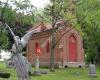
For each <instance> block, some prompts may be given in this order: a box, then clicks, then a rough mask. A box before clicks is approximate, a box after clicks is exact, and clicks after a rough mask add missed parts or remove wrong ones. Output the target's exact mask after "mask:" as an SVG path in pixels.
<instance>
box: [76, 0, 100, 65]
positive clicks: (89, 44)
mask: <svg viewBox="0 0 100 80" xmlns="http://www.w3.org/2000/svg"><path fill="white" fill-rule="evenodd" d="M99 4H100V0H79V1H77V6H76V18H77V23H78V24H80V27H81V30H82V31H83V33H84V48H85V53H86V55H87V57H86V60H87V61H88V62H90V61H91V59H93V62H94V61H95V62H98V63H99V65H100V50H99V49H100V44H99V41H100V35H99V34H100V5H99Z"/></svg>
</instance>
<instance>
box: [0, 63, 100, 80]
mask: <svg viewBox="0 0 100 80" xmlns="http://www.w3.org/2000/svg"><path fill="white" fill-rule="evenodd" d="M0 70H1V71H2V70H4V71H6V72H9V73H11V77H10V79H9V80H18V79H17V77H16V72H15V70H14V69H9V68H6V67H5V65H4V64H3V63H0ZM33 70H34V68H33ZM41 70H44V69H41ZM46 70H48V71H49V69H46ZM96 71H97V77H96V78H91V77H89V76H88V69H87V68H84V69H83V68H81V69H79V68H67V69H56V70H55V72H49V74H47V75H41V76H32V77H31V80H100V68H97V70H96ZM0 80H4V79H2V78H0Z"/></svg>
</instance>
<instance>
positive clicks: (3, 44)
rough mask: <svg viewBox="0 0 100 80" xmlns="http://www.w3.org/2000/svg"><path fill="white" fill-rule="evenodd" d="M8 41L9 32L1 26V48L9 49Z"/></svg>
mask: <svg viewBox="0 0 100 80" xmlns="http://www.w3.org/2000/svg"><path fill="white" fill-rule="evenodd" d="M8 43H9V42H8V37H7V33H6V31H4V30H3V28H2V26H0V50H1V49H7V47H8Z"/></svg>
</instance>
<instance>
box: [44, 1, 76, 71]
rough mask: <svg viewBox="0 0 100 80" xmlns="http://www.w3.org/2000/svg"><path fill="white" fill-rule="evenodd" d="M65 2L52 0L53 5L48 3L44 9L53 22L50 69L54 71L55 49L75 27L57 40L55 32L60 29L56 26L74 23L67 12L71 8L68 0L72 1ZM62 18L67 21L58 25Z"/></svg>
mask: <svg viewBox="0 0 100 80" xmlns="http://www.w3.org/2000/svg"><path fill="white" fill-rule="evenodd" d="M65 2H66V1H65V0H51V5H48V6H47V7H46V8H45V9H44V14H45V15H46V16H47V18H48V19H49V20H48V21H49V22H51V24H52V35H51V36H52V42H51V44H52V45H51V56H50V65H51V66H50V71H54V49H55V47H56V45H57V44H58V43H59V41H60V40H61V38H62V37H63V36H64V34H66V33H67V32H69V31H70V30H71V29H72V28H73V27H72V28H71V29H70V30H68V31H66V32H65V33H63V34H61V36H60V37H59V38H58V40H56V37H57V35H55V33H56V32H59V30H57V28H56V26H57V27H60V26H64V27H66V26H72V25H71V24H74V23H72V19H70V18H67V17H68V16H69V15H67V14H66V13H67V12H68V11H69V10H70V7H68V4H67V2H70V1H67V2H66V3H65ZM71 12H72V11H71ZM70 14H71V13H70ZM72 15H73V14H72ZM61 19H65V20H66V21H65V22H63V24H64V25H61V24H60V25H57V22H58V21H59V20H61ZM46 20H47V19H46ZM73 20H74V19H73ZM74 26H75V25H74Z"/></svg>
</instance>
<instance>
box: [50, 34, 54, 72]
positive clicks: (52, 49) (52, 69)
mask: <svg viewBox="0 0 100 80" xmlns="http://www.w3.org/2000/svg"><path fill="white" fill-rule="evenodd" d="M54 41H55V37H54V34H52V43H51V54H50V71H51V72H54V71H55V70H54V49H55V48H54Z"/></svg>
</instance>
